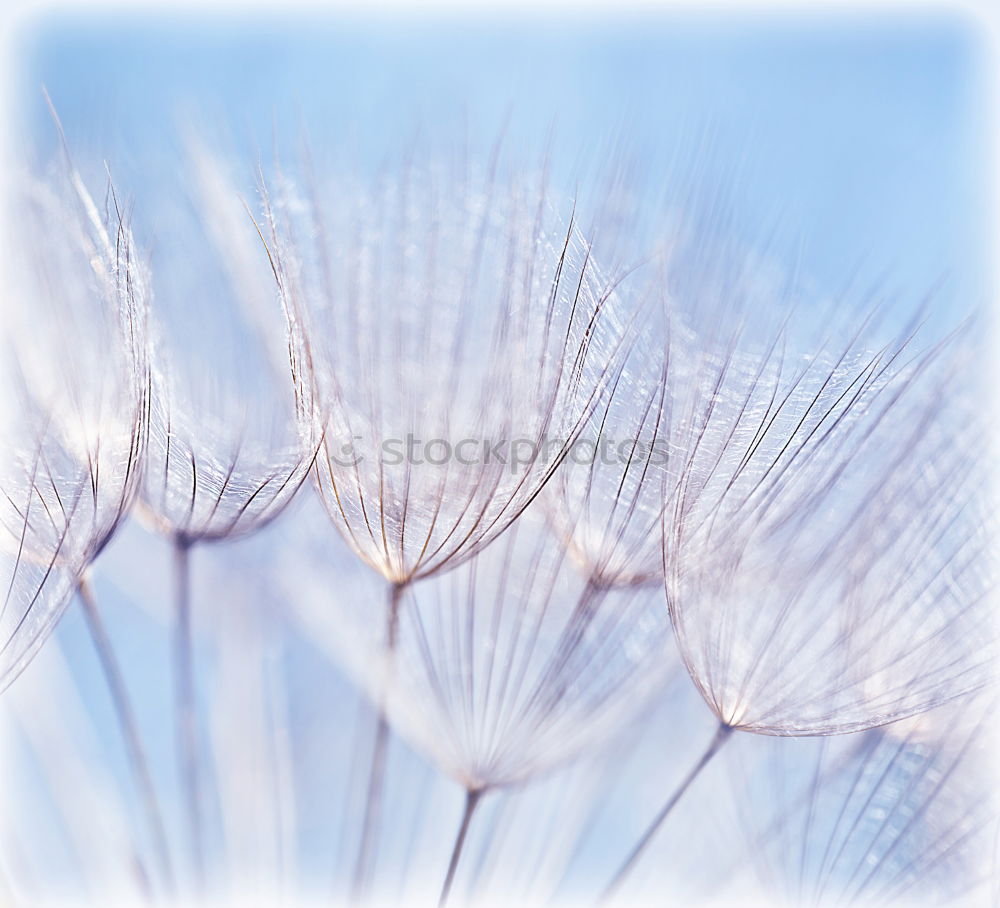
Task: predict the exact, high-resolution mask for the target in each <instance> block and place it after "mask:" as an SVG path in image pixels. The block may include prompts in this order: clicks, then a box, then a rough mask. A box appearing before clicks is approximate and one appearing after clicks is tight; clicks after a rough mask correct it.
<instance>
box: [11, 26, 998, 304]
mask: <svg viewBox="0 0 1000 908" xmlns="http://www.w3.org/2000/svg"><path fill="white" fill-rule="evenodd" d="M22 46H23V49H24V59H23V65H22V67H21V71H22V73H23V78H22V82H21V91H20V98H21V101H22V105H23V107H22V115H23V117H24V120H25V122H26V123H27V124H29V128H30V129H31V130H32V132H34V133H35V135H36V136H39V137H40V139H41V142H42V143H43V145H44V144H50V143H51V141H52V135H51V129H50V127H49V124H48V123H47V120H46V114H45V110H44V105H43V104H42V103H41V99H40V97H39V93H38V88H37V86H38V85H39V84H40V83H44V84H45V85H46V86H47V87H48V89H49V91H50V93H51V95H52V97H53V99H54V101H55V103H56V106H57V108H58V110H59V112H60V115H61V117H62V119H63V120H64V122H65V124H66V128H67V132H68V134H69V137H70V140H71V142H72V144H73V145H74V148H76V149H78V154H81V155H89V156H90V157H91V158H93V159H96V160H101V159H105V158H106V159H108V160H109V161H110V163H111V165H112V168H113V170H114V172H115V173H116V176H117V177H118V178H119V179H120V180H122V181H123V182H124V183H125V185H126V188H127V190H128V191H129V192H130V193H131V194H132V195H133V196H138V197H139V198H140V201H141V198H142V196H143V193H144V192H149V191H151V190H150V187H151V186H153V185H155V184H156V183H157V182H159V181H164V182H168V181H169V179H170V178H171V176H172V171H173V170H174V169H175V167H174V166H173V161H172V157H171V151H172V149H173V148H174V147H175V146H176V144H177V135H178V131H179V130H181V131H182V130H184V129H188V128H192V127H194V128H200V129H201V130H202V131H205V132H208V133H209V134H216V135H219V136H225V137H226V139H227V140H228V141H230V142H231V144H232V145H233V147H239V148H243V149H245V150H246V151H247V155H248V157H250V158H252V157H254V156H257V155H263V156H265V157H266V156H268V155H269V154H270V150H271V148H272V144H273V137H274V136H278V141H279V144H282V145H285V146H286V147H288V146H290V145H291V146H293V145H294V142H296V141H298V137H299V136H300V135H301V134H302V133H303V131H307V132H308V134H309V136H310V141H311V142H312V143H313V144H314V145H323V144H324V143H325V144H327V145H331V146H335V145H337V144H338V143H340V144H352V145H353V146H356V147H360V148H362V149H369V148H370V149H371V150H372V155H373V157H374V156H378V155H379V154H380V153H383V152H384V149H385V148H386V147H387V146H389V145H390V144H391V143H392V141H393V140H394V139H398V138H399V137H400V136H406V135H411V134H413V132H414V131H416V130H423V131H428V132H434V131H438V132H440V131H443V130H446V129H447V128H449V127H448V124H455V123H458V122H463V121H464V120H465V119H467V120H468V121H469V122H470V123H471V124H472V125H471V132H472V134H473V136H477V135H478V136H483V137H491V136H492V135H494V134H495V132H496V130H497V129H498V126H499V124H500V123H501V122H502V121H503V120H504V118H505V116H506V115H508V114H509V115H510V121H511V125H510V134H511V135H512V136H513V137H514V139H515V142H524V143H527V144H529V145H531V144H537V145H538V146H539V147H540V146H541V143H542V141H543V136H544V135H545V134H546V131H547V129H548V128H549V127H550V126H553V127H554V130H555V133H556V142H557V145H559V146H560V147H562V148H563V149H565V150H566V151H567V155H568V157H573V156H574V155H576V154H581V155H584V156H585V155H588V154H593V153H597V150H598V149H599V148H601V147H603V146H604V145H605V143H607V142H608V141H610V140H611V139H612V138H613V137H614V136H621V135H624V136H627V137H628V144H629V147H630V148H631V149H632V150H633V153H634V154H635V155H636V156H637V158H638V159H639V160H641V161H643V164H644V166H645V167H646V168H647V169H648V171H649V173H650V174H651V175H652V178H653V179H654V180H655V179H658V178H659V175H661V174H664V173H666V172H667V171H668V170H669V162H670V161H671V160H672V156H673V155H675V154H676V153H677V152H678V150H680V153H681V155H682V156H685V157H687V158H691V157H692V156H694V155H696V154H698V152H697V151H696V150H695V149H694V147H693V142H692V139H691V136H692V135H700V134H701V133H702V132H704V131H705V130H708V131H710V132H711V135H712V136H713V139H712V161H713V163H712V165H711V166H712V168H713V171H712V172H713V173H714V174H716V175H717V176H718V177H719V178H720V179H728V180H733V181H735V182H736V183H737V184H738V192H739V207H740V213H741V216H742V218H743V220H744V221H745V222H746V223H748V224H750V225H751V229H752V228H753V226H754V225H760V228H761V230H762V231H763V230H764V229H765V226H764V225H767V224H772V223H775V222H778V223H780V226H781V230H782V234H783V235H784V236H785V237H786V238H787V246H786V250H785V251H786V254H787V256H788V257H791V256H792V255H793V254H797V253H799V252H801V255H802V264H803V266H804V268H805V272H806V273H807V274H808V275H809V276H810V277H811V278H813V279H814V280H815V281H816V282H817V283H818V285H819V287H820V288H821V289H822V290H823V291H825V292H836V291H838V290H839V289H840V287H841V286H842V283H843V281H844V279H845V275H846V274H847V273H848V272H850V271H851V270H852V269H854V268H856V267H861V268H862V269H863V271H864V272H865V273H869V274H871V275H879V274H886V275H888V279H889V285H890V286H891V287H893V288H896V289H898V290H899V291H900V293H901V294H902V295H904V296H908V297H914V296H920V295H922V294H923V293H924V292H926V291H927V290H928V289H929V288H930V287H931V285H933V284H935V283H936V282H938V281H939V280H940V279H942V278H944V279H946V280H947V284H946V292H945V297H944V298H942V300H941V303H940V306H941V307H942V308H948V309H950V308H952V307H957V308H959V309H962V310H966V309H968V308H969V307H970V306H971V305H975V304H977V303H982V302H983V301H984V300H986V299H988V298H989V296H990V288H989V285H988V260H987V252H988V248H987V247H988V234H987V232H986V230H985V227H986V214H985V212H984V208H985V206H984V199H985V198H987V197H988V194H987V191H986V190H987V184H986V180H987V175H988V173H989V171H988V170H987V163H988V161H989V160H990V159H991V148H992V124H991V123H990V122H989V121H988V118H987V117H986V116H985V111H986V110H988V109H989V106H988V103H987V102H988V99H987V98H986V96H985V93H984V92H985V88H984V84H985V80H984V78H983V74H984V65H985V64H984V61H985V59H986V54H985V48H984V46H983V44H982V41H981V39H980V36H979V35H978V34H977V32H976V31H975V29H974V27H973V26H972V25H970V24H969V23H967V22H963V21H961V20H960V19H957V18H955V17H947V16H943V15H942V16H925V15H921V14H917V13H908V14H906V18H905V21H904V20H903V19H901V18H900V17H898V16H897V17H895V18H892V17H889V16H888V14H885V17H884V18H873V17H871V16H868V17H859V16H858V15H857V14H856V13H855V14H849V15H840V16H832V15H828V16H825V17H819V16H813V17H807V18H804V17H799V18H795V17H794V16H793V15H791V14H786V15H784V16H781V17H779V16H778V15H777V14H773V13H772V14H768V15H761V14H757V15H755V16H752V15H749V14H730V15H728V16H726V17H720V16H719V15H708V14H706V15H703V16H695V15H691V14H680V13H677V14H670V15H668V14H666V13H664V14H662V15H660V16H657V17H653V16H648V15H647V16H645V17H639V16H631V17H630V16H619V17H614V18H611V17H606V18H604V19H602V18H601V17H600V16H598V15H597V14H596V13H589V14H580V15H574V16H573V17H572V18H571V17H570V16H569V15H566V14H562V15H559V16H556V15H555V14H551V13H550V14H548V15H547V16H535V17H531V16H528V15H527V14H525V15H524V16H523V17H521V18H517V17H515V16H514V15H509V16H500V15H499V14H493V17H492V18H484V17H480V18H474V19H469V20H468V21H461V20H457V19H456V18H455V17H454V16H452V17H450V18H449V17H448V16H447V15H446V14H445V13H438V14H436V17H435V16H430V15H423V16H417V15H416V14H413V13H411V14H408V15H405V16H404V15H403V14H398V13H397V14H396V15H394V16H390V15H388V14H385V15H383V16H381V17H378V16H372V17H370V18H367V19H362V18H355V19H349V18H342V19H335V18H330V19H316V18H315V17H313V18H308V17H307V18H301V19H297V18H296V17H295V16H294V15H291V14H290V15H286V16H282V17H280V18H278V17H273V18H270V19H268V18H266V17H260V18H258V19H257V20H254V19H249V20H242V21H241V22H240V23H239V24H233V23H232V22H230V21H229V20H227V19H225V18H223V17H222V16H221V15H216V16H215V17H206V18H204V19H202V20H199V19H197V18H195V17H191V16H187V17H186V18H185V19H184V20H183V21H181V20H177V19H170V18H165V19H154V18H150V17H140V16H133V17H129V16H122V15H116V16H115V17H114V18H113V19H112V18H108V19H104V20H96V21H95V20H93V19H92V18H78V19H75V20H67V19H65V18H63V19H61V20H60V21H59V22H55V21H52V22H46V21H44V20H42V21H40V22H39V23H36V25H35V26H34V27H33V28H32V29H29V30H28V31H27V32H26V33H25V36H24V40H23V42H22ZM139 209H140V210H139V216H140V218H141V217H142V214H143V212H142V210H141V209H142V206H141V204H140V205H139ZM793 250H794V253H793Z"/></svg>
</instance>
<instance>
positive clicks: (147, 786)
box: [77, 574, 174, 894]
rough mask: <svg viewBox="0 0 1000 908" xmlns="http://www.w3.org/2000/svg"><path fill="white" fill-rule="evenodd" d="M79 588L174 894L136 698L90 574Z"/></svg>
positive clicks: (152, 835) (158, 856)
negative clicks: (136, 708) (134, 705)
mask: <svg viewBox="0 0 1000 908" xmlns="http://www.w3.org/2000/svg"><path fill="white" fill-rule="evenodd" d="M77 592H78V593H79V596H80V602H81V604H82V605H83V615H84V618H85V619H86V622H87V630H88V631H89V632H90V637H91V640H93V642H94V649H95V650H96V651H97V657H98V659H99V660H100V663H101V670H102V672H103V673H104V682H105V684H106V685H107V687H108V693H109V694H110V695H111V702H112V705H113V707H114V711H115V716H116V718H117V720H118V726H119V728H120V730H121V735H122V738H123V740H124V742H125V749H126V751H127V752H128V758H129V764H130V766H131V770H132V776H133V778H134V781H135V786H136V788H137V789H138V790H139V796H140V799H141V801H142V806H143V812H144V814H145V817H146V824H147V826H148V827H149V836H150V840H151V841H152V843H153V850H154V851H155V853H156V859H157V861H158V862H159V865H160V871H161V873H162V874H163V882H164V884H165V886H166V889H167V892H168V894H172V893H173V891H174V871H173V865H172V864H171V861H170V849H169V847H168V845H167V833H166V827H165V826H164V824H163V812H162V811H161V809H160V802H159V799H158V798H157V795H156V788H155V786H154V785H153V776H152V773H151V772H150V769H149V761H148V760H147V759H146V752H145V748H143V746H142V738H141V736H140V734H139V725H138V723H137V722H136V719H135V711H134V710H133V709H132V702H131V700H130V699H129V696H128V688H127V686H126V684H125V678H124V675H123V674H122V670H121V666H120V665H119V663H118V659H117V657H116V656H115V651H114V647H113V646H112V644H111V638H110V637H109V636H108V632H107V629H106V628H105V626H104V620H103V619H102V618H101V613H100V610H99V609H98V607H97V599H96V598H95V597H94V590H93V587H92V586H91V584H90V580H89V579H88V577H87V575H86V574H84V575H83V576H82V577H81V578H80V581H79V583H78V584H77Z"/></svg>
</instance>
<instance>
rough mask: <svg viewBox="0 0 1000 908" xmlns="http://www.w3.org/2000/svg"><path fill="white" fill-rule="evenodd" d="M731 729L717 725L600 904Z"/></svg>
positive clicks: (626, 872) (611, 893) (640, 852)
mask: <svg viewBox="0 0 1000 908" xmlns="http://www.w3.org/2000/svg"><path fill="white" fill-rule="evenodd" d="M732 731H733V729H732V726H730V725H725V724H722V723H720V724H719V727H718V729H717V730H716V732H715V736H714V737H713V738H712V740H711V742H710V743H709V745H708V748H707V749H706V750H705V752H704V753H703V754H702V755H701V757H700V758H699V760H698V762H697V763H695V765H694V766H693V767H692V768H691V771H690V772H689V773H688V774H687V775H686V776H685V777H684V780H683V781H682V782H681V783H680V785H678V786H677V788H675V789H674V791H673V794H671V795H670V797H669V798H668V799H667V802H666V803H665V804H664V805H663V807H662V808H660V812H659V813H658V814H657V815H656V817H655V818H654V819H653V822H652V823H650V824H649V826H648V827H647V829H646V831H645V832H644V833H643V834H642V838H640V839H639V841H638V842H637V843H636V845H635V847H634V848H633V849H632V851H631V852H630V853H629V856H628V857H627V858H626V859H625V863H624V864H622V866H621V867H620V868H619V869H618V872H617V873H616V874H615V875H614V877H613V878H612V880H611V882H610V883H608V885H607V888H605V890H604V892H603V893H602V895H601V898H600V903H601V904H603V903H605V902H607V901H608V900H609V899H610V898H611V896H613V895H614V894H615V892H616V891H617V889H618V887H619V886H620V885H621V884H622V883H623V882H624V881H625V878H626V877H627V876H628V875H629V873H630V872H631V870H632V868H633V867H634V866H635V865H636V863H637V862H638V860H639V858H640V857H642V854H643V852H644V851H645V850H646V848H647V847H648V846H649V843H650V842H651V841H652V840H653V838H654V836H655V835H656V833H657V831H658V830H659V828H660V826H662V825H663V822H664V820H666V818H667V817H668V816H669V815H670V811H672V810H673V809H674V807H675V806H676V804H677V802H678V801H679V800H680V799H681V798H682V797H683V796H684V792H686V791H687V790H688V788H690V787H691V783H692V782H694V780H695V779H696V778H698V775H699V774H700V773H701V771H702V770H703V769H704V768H705V767H706V766H708V764H709V763H710V762H711V760H712V757H714V756H715V755H716V754H717V753H718V752H719V750H720V749H721V748H722V745H723V744H725V743H726V741H728V740H729V737H730V735H731V734H732Z"/></svg>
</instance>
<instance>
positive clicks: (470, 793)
mask: <svg viewBox="0 0 1000 908" xmlns="http://www.w3.org/2000/svg"><path fill="white" fill-rule="evenodd" d="M482 796H483V789H482V788H470V789H467V790H466V792H465V812H464V813H463V814H462V824H461V825H460V826H459V827H458V835H457V836H456V837H455V845H454V847H453V848H452V849H451V860H450V861H449V862H448V873H447V874H446V875H445V878H444V885H443V886H442V887H441V896H440V898H438V908H444V906H445V905H446V904H447V902H448V894H449V893H450V892H451V884H452V883H453V882H454V881H455V871H456V870H458V862H459V860H460V859H461V857H462V849H463V848H464V847H465V837H466V835H468V833H469V824H470V823H471V822H472V815H473V814H474V813H475V812H476V807H478V806H479V801H480V799H481V798H482Z"/></svg>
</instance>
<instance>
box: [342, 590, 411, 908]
mask: <svg viewBox="0 0 1000 908" xmlns="http://www.w3.org/2000/svg"><path fill="white" fill-rule="evenodd" d="M405 588H406V584H405V583H393V584H390V586H389V595H388V602H387V608H386V641H385V666H386V677H385V678H383V683H382V688H381V690H380V691H379V695H378V702H377V704H376V707H377V709H378V719H377V721H376V724H375V739H374V741H373V743H372V761H371V772H370V773H369V776H368V794H367V797H366V799H365V814H364V818H363V820H362V822H361V845H360V846H359V848H358V859H357V862H356V863H355V865H354V880H353V883H352V887H351V899H352V901H354V902H357V901H358V900H359V899H360V898H361V897H362V896H363V895H364V892H365V889H366V888H367V885H368V878H369V875H370V873H371V869H372V868H371V865H372V861H373V859H374V852H375V840H376V838H377V836H378V827H379V819H380V814H381V809H382V788H383V783H384V781H385V763H386V751H387V749H388V745H389V723H388V722H387V721H386V717H385V699H386V696H387V694H388V690H387V688H388V683H389V677H388V674H389V672H391V671H392V668H393V664H394V661H395V659H394V656H395V652H396V636H397V633H398V630H399V604H400V602H401V601H402V598H403V591H404V590H405Z"/></svg>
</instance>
